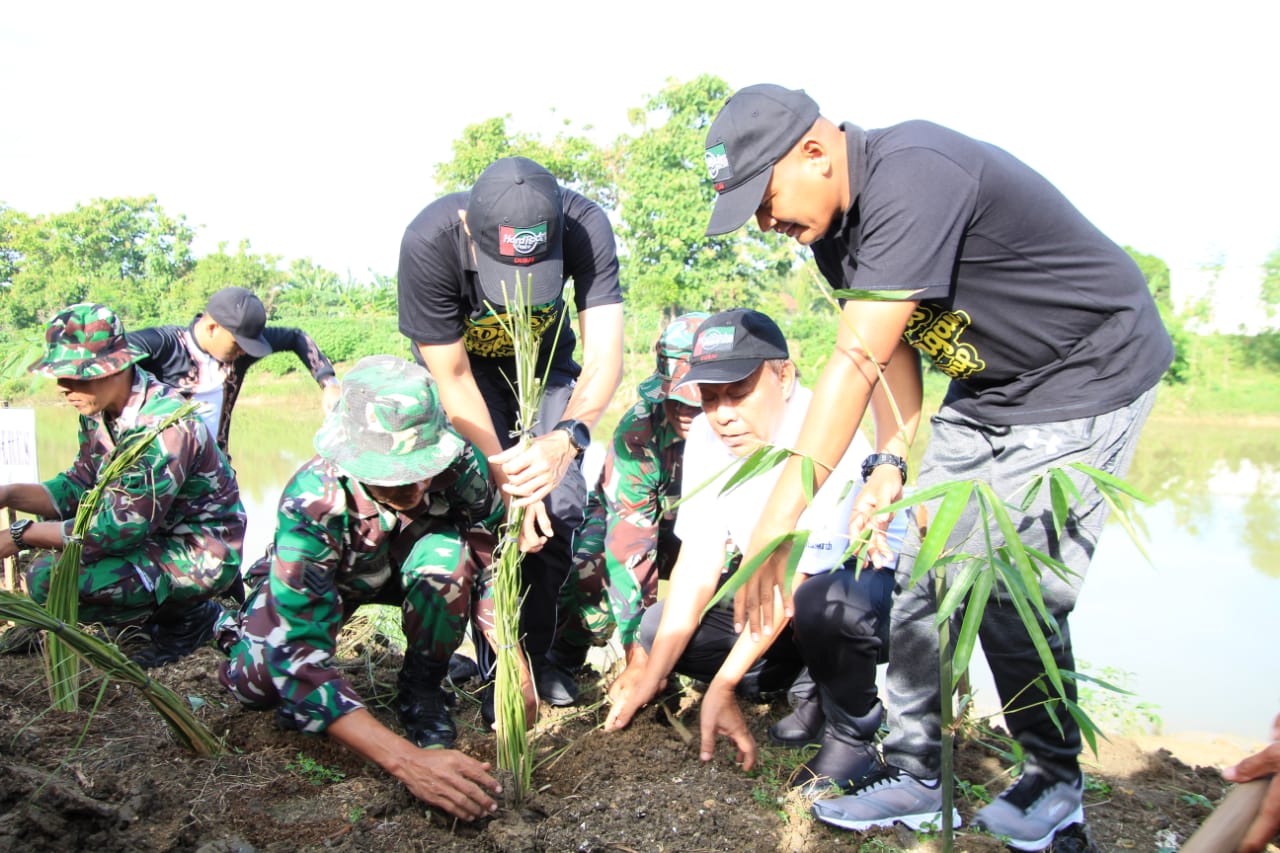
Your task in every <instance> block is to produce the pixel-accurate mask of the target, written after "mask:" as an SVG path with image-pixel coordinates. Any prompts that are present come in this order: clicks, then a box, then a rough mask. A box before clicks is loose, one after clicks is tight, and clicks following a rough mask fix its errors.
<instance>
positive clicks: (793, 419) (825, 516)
mask: <svg viewBox="0 0 1280 853" xmlns="http://www.w3.org/2000/svg"><path fill="white" fill-rule="evenodd" d="M690 364H691V365H692V366H691V368H690V370H689V372H688V374H687V375H686V376H685V378H684V381H683V383H681V384H685V383H697V384H698V389H699V392H700V393H701V395H702V400H703V414H702V415H700V416H699V417H697V418H696V419H695V420H694V422H693V425H692V426H691V427H690V430H689V435H688V438H687V439H686V442H685V450H684V483H685V485H686V488H685V490H684V493H685V498H684V500H683V501H682V503H681V504H680V507H679V510H678V514H677V516H676V534H677V535H678V536H679V537H680V540H681V549H680V556H679V557H678V558H677V561H676V565H675V567H674V568H673V569H672V573H671V581H670V586H669V588H668V592H667V597H666V598H665V599H664V600H663V601H660V602H658V604H656V605H655V606H653V607H651V608H649V610H647V611H646V613H645V617H644V621H643V623H642V626H641V644H642V645H643V646H644V647H645V649H646V651H647V655H641V656H637V657H636V658H635V659H634V660H633V661H632V662H631V663H630V664H629V665H628V666H627V668H626V669H625V670H624V671H623V673H622V674H621V675H620V676H619V677H618V679H617V680H616V681H615V682H614V684H613V685H611V687H610V690H609V697H610V700H611V701H612V704H613V707H612V709H611V711H610V713H609V717H608V720H607V721H606V724H605V728H606V729H616V728H622V727H623V726H625V725H627V723H629V722H630V720H631V718H632V717H633V716H634V715H635V713H636V711H637V710H639V708H640V707H641V706H643V705H644V704H645V703H647V702H649V701H650V700H651V699H652V698H653V697H654V696H655V695H656V694H657V693H658V691H659V689H660V687H661V686H662V685H663V684H664V683H665V682H666V680H667V677H668V675H669V674H670V673H671V672H680V673H683V674H685V675H688V676H690V677H692V678H695V679H698V680H701V681H706V682H708V683H709V685H710V686H709V687H708V689H707V693H706V695H705V696H704V698H703V707H702V753H701V757H702V759H703V760H704V761H706V760H710V758H711V754H712V752H713V749H714V745H715V737H716V735H717V734H724V735H727V736H728V737H730V738H732V739H733V741H734V743H735V745H736V746H737V748H738V760H739V761H740V762H741V763H742V765H743V768H744V769H746V770H750V769H751V767H752V766H753V765H754V763H755V756H756V745H755V741H754V739H753V738H752V736H751V734H750V732H749V731H748V730H747V727H746V723H745V721H744V720H743V718H742V715H741V712H740V711H739V710H738V706H737V703H736V701H735V700H734V692H735V689H737V690H738V692H740V693H742V694H744V695H748V696H750V695H753V694H756V693H759V692H765V691H769V690H778V689H785V688H786V687H787V686H788V685H789V684H790V683H791V682H792V680H793V679H794V678H795V676H796V674H797V672H798V671H799V670H800V668H801V667H802V666H806V665H807V666H808V667H809V669H810V673H811V675H812V676H813V679H814V681H815V682H816V683H817V685H818V692H819V696H820V699H821V702H822V709H823V711H824V713H825V715H826V726H825V728H824V730H823V735H822V741H821V744H822V749H821V750H820V751H819V752H818V754H817V755H816V756H815V757H814V758H813V759H811V760H810V761H809V762H808V763H807V764H806V765H805V767H803V768H802V769H801V772H800V773H799V774H797V777H796V779H795V782H794V784H796V785H805V786H807V789H808V790H810V791H812V792H815V793H816V792H817V791H819V790H823V789H825V788H826V787H827V786H828V785H830V784H835V785H837V786H839V787H841V788H847V787H850V786H852V785H853V784H855V783H856V782H857V781H858V780H859V779H861V778H862V776H863V775H865V774H866V772H867V771H868V770H870V769H871V768H872V767H873V766H874V764H875V761H876V751H875V747H874V743H873V739H874V737H875V733H876V730H877V729H878V728H879V725H880V718H881V711H882V709H881V705H880V702H879V700H878V698H877V696H876V684H875V675H876V672H875V668H876V663H877V662H878V661H879V660H881V658H882V657H883V655H882V649H885V648H886V647H887V643H886V641H887V631H888V610H889V606H890V599H891V596H892V592H893V589H892V586H893V578H892V574H891V573H889V572H875V571H864V572H862V573H858V572H855V571H852V569H853V567H854V566H856V565H857V558H851V559H850V560H848V561H846V559H845V554H846V552H847V551H848V550H849V544H850V543H849V517H850V515H851V513H852V509H853V501H854V498H855V497H856V495H857V491H858V489H857V486H856V485H854V484H860V483H861V476H860V468H861V462H862V460H863V459H864V457H866V456H867V455H868V454H869V453H870V451H871V447H870V445H869V444H868V443H867V441H866V439H864V438H862V437H860V436H859V437H858V438H856V439H855V440H854V442H853V443H852V445H851V446H850V449H849V451H848V452H847V453H846V454H845V456H844V458H843V459H842V460H841V462H840V464H839V465H837V466H836V468H835V470H834V471H833V472H832V474H831V476H830V477H829V478H828V480H827V483H826V484H825V485H824V487H823V488H822V489H820V490H819V491H818V492H817V493H816V494H815V495H814V496H813V500H812V501H811V503H810V504H809V506H808V508H807V509H806V510H805V512H804V514H803V515H802V516H801V517H800V520H799V522H798V523H797V525H796V530H798V531H807V532H808V534H807V538H806V540H805V543H804V546H803V553H802V555H801V556H800V558H799V562H798V564H797V567H796V578H795V584H796V587H797V590H796V593H795V601H796V611H797V618H796V620H795V623H794V628H792V627H791V626H788V627H787V629H786V630H781V631H775V632H773V633H772V634H769V635H764V636H761V637H760V639H758V640H753V639H752V638H751V635H750V634H746V633H744V634H739V633H737V631H736V626H735V625H734V624H733V614H732V609H731V607H732V603H731V600H730V599H728V598H727V597H726V598H725V599H724V602H723V603H724V605H725V606H720V605H719V603H717V605H716V606H714V607H712V608H711V609H709V610H707V611H706V613H703V610H704V609H705V608H706V606H707V604H708V603H709V602H710V601H711V600H712V598H713V597H714V595H715V593H716V590H717V589H718V588H719V587H720V585H721V584H722V583H724V582H725V580H727V578H728V574H729V571H730V570H731V569H732V568H733V567H735V566H736V563H737V561H738V558H739V557H740V554H741V549H742V547H743V545H745V544H746V543H748V542H750V541H751V534H752V531H753V530H754V528H755V526H756V524H757V523H758V521H759V516H760V509H761V507H762V506H763V504H764V500H765V498H766V497H767V496H768V494H769V492H770V490H771V489H772V488H773V486H774V484H775V482H776V480H777V478H778V476H779V474H780V472H781V471H782V467H781V466H780V465H777V466H773V467H771V468H770V469H769V470H767V471H764V472H761V473H759V474H756V475H755V476H752V477H750V478H748V479H745V480H743V481H742V482H741V483H739V484H736V485H734V486H733V487H732V488H730V489H729V490H728V491H725V487H726V485H728V484H729V482H730V480H731V478H732V477H733V476H734V474H735V473H736V472H737V471H738V470H739V469H740V468H741V467H742V462H743V460H744V459H746V458H747V457H749V456H751V454H752V453H753V452H754V451H756V450H757V449H759V448H761V447H763V446H765V445H773V446H775V447H778V448H789V447H790V446H791V445H792V444H793V443H794V441H795V439H796V437H797V435H798V434H799V430H800V425H801V424H802V423H803V421H804V417H805V414H806V412H807V411H808V408H809V401H810V399H811V397H812V395H811V393H810V392H809V390H808V389H806V388H802V387H801V386H800V384H799V382H798V377H797V374H796V366H795V363H794V362H792V361H791V359H790V354H789V351H788V348H787V343H786V339H785V338H784V337H783V335H782V332H781V330H780V329H779V328H778V326H777V325H776V324H775V323H774V322H773V320H771V319H770V318H769V317H767V316H765V315H764V314H761V313H759V312H757V311H751V310H747V309H741V308H738V309H733V310H730V311H725V312H722V313H720V314H715V315H713V316H711V317H710V318H708V319H707V320H706V321H704V322H703V324H702V325H701V326H700V327H699V328H698V332H697V335H696V337H695V339H694V347H693V354H692V356H691V357H690ZM704 483H705V484H707V485H705V486H704V485H702V484H704ZM871 556H872V558H873V559H875V560H876V561H877V563H878V564H883V563H886V562H890V561H892V559H893V555H892V554H890V553H886V552H879V551H877V552H876V553H875V554H873V555H871Z"/></svg>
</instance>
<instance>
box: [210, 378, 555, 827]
mask: <svg viewBox="0 0 1280 853" xmlns="http://www.w3.org/2000/svg"><path fill="white" fill-rule="evenodd" d="M315 447H316V451H317V455H316V456H315V457H313V458H312V459H311V460H310V461H308V462H306V463H305V464H303V465H302V467H301V468H299V469H298V471H297V473H295V474H294V476H293V478H292V479H291V480H290V481H289V483H288V485H286V486H285V488H284V492H283V494H282V495H281V497H280V505H279V511H278V524H277V527H276V534H275V539H274V541H273V542H272V544H271V545H270V546H269V547H268V549H267V553H266V554H265V555H264V556H263V557H262V558H261V559H259V560H258V561H257V562H256V563H254V564H253V566H252V567H250V569H249V571H248V585H249V587H250V593H249V597H248V599H247V601H246V602H245V604H244V606H243V607H242V608H241V611H240V613H238V614H236V617H235V618H234V619H231V618H229V619H226V620H224V621H223V623H222V624H221V626H220V629H219V631H218V643H219V645H220V646H221V647H222V648H223V649H224V650H225V651H226V652H227V653H228V655H229V660H228V661H227V662H226V663H224V664H223V666H222V667H221V670H220V673H219V677H220V679H221V681H222V683H223V684H224V685H225V686H226V687H227V689H229V690H230V691H231V693H232V694H233V695H234V696H235V697H236V698H237V699H238V700H239V701H240V702H241V703H243V704H244V705H246V706H248V707H250V708H255V709H266V708H276V718H277V721H278V722H279V723H280V724H281V725H282V726H283V727H285V728H287V729H296V730H300V731H304V732H313V733H315V732H327V733H328V734H329V735H330V736H331V737H333V738H334V739H336V740H337V741H338V742H340V743H342V744H344V745H345V746H347V747H348V748H350V749H352V750H353V751H355V752H356V753H358V754H360V755H361V756H363V757H365V758H367V759H369V760H370V761H374V762H376V763H377V764H378V765H379V766H381V767H382V768H383V769H385V770H386V771H387V772H389V773H391V774H392V775H393V776H395V777H396V778H398V779H400V780H401V781H402V782H403V783H404V784H405V785H406V786H407V787H408V788H409V790H410V791H411V792H412V793H413V794H414V795H415V796H416V797H418V798H419V799H422V800H424V801H426V802H428V803H431V804H432V805H435V806H439V807H440V808H443V809H445V810H446V811H448V812H449V813H450V814H452V815H454V816H456V817H459V818H462V819H465V820H474V819H475V818H478V817H481V816H482V815H483V814H486V813H488V812H490V811H493V810H494V809H495V808H496V804H495V803H494V801H493V799H492V797H491V796H490V795H491V794H492V793H496V792H498V791H499V790H500V789H499V787H498V785H497V783H496V782H495V781H494V780H493V778H492V777H491V776H490V775H489V774H488V772H487V771H488V765H487V764H482V763H481V762H479V761H476V760H474V759H472V758H470V757H468V756H466V755H463V754H462V753H460V752H456V751H454V750H453V749H452V747H453V745H454V742H455V740H456V737H457V731H456V729H455V727H454V723H453V720H452V718H451V717H450V715H449V709H448V706H447V703H446V695H445V693H444V692H443V691H442V690H441V682H442V680H443V679H444V677H445V675H446V673H447V671H448V663H449V657H450V655H451V654H452V653H453V651H454V650H455V649H456V648H457V647H458V644H459V643H460V641H461V640H462V638H463V634H464V630H465V627H466V625H467V621H468V619H469V618H472V617H473V611H476V610H480V609H482V608H481V607H480V606H479V605H477V599H478V596H477V595H476V594H475V592H474V590H475V588H476V586H477V584H478V578H479V575H480V573H481V570H482V568H483V567H484V566H485V565H487V563H488V562H489V557H490V555H491V553H492V549H493V545H494V542H495V537H494V532H495V529H496V525H497V522H498V521H499V520H500V519H501V515H502V501H501V499H500V498H499V497H498V495H497V494H496V492H495V490H494V488H493V486H492V484H491V481H490V479H489V469H488V463H487V462H486V460H485V458H484V456H483V455H482V454H480V453H479V452H478V451H477V450H476V448H475V447H474V446H473V445H472V444H471V443H469V442H467V441H465V440H464V439H463V438H461V437H460V436H459V435H458V434H457V433H455V432H454V431H453V430H452V429H450V428H449V425H448V421H447V419H446V417H445V413H444V409H443V408H442V407H441V405H440V401H439V398H438V396H437V390H436V385H435V382H434V380H433V379H432V377H431V375H430V374H429V373H428V372H427V371H426V370H425V369H424V368H422V367H420V366H418V365H416V364H412V363H410V362H407V361H405V360H403V359H400V358H396V357H394V356H389V355H376V356H370V357H368V358H363V359H361V360H360V361H359V362H357V363H356V365H355V366H354V367H353V368H352V369H351V370H350V372H348V373H347V375H346V377H345V379H344V381H343V383H342V396H341V398H340V400H339V401H338V404H337V406H336V407H335V408H334V410H333V411H332V412H331V413H330V414H329V415H328V417H327V418H326V419H325V422H324V424H323V425H322V426H321V428H320V430H319V431H318V432H317V433H316V437H315ZM362 604H392V605H396V604H398V605H400V606H401V608H402V618H401V625H402V627H403V630H404V635H405V640H406V643H407V649H406V651H405V658H404V665H403V666H402V668H401V670H400V675H399V679H398V696H397V700H396V710H397V713H398V716H399V719H400V722H401V724H402V725H403V726H404V729H405V734H406V735H407V738H408V740H407V741H406V739H405V738H402V737H400V736H399V735H397V734H395V733H393V732H392V731H391V730H390V729H388V728H387V727H386V726H384V725H383V724H382V723H380V722H378V720H377V719H375V717H374V716H373V715H372V714H371V713H370V712H369V711H368V710H367V709H366V708H365V704H364V701H363V700H362V699H361V698H360V696H359V695H358V694H357V693H356V691H355V689H354V687H353V686H352V685H351V683H350V682H349V681H348V680H347V679H346V677H345V676H344V675H343V673H342V671H341V670H340V669H339V668H338V667H337V666H336V665H335V661H334V653H335V649H336V646H337V639H338V633H339V631H341V629H342V627H343V625H344V624H345V623H346V622H347V621H348V620H349V619H350V618H351V616H353V615H354V613H355V611H356V609H357V608H358V607H359V606H360V605H362ZM474 615H475V618H476V619H477V621H481V622H486V620H487V622H486V624H488V625H492V618H491V615H490V616H486V615H485V614H483V613H476V614H474ZM490 636H491V632H490ZM526 701H527V702H528V703H530V704H532V702H533V701H534V699H533V694H532V688H531V687H530V688H529V689H528V690H527V692H526ZM410 741H411V742H412V743H410ZM415 747H423V748H422V749H417V748H415ZM430 747H436V748H435V749H431V748H430Z"/></svg>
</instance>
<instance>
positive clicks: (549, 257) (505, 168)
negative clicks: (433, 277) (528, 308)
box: [467, 157, 564, 307]
mask: <svg viewBox="0 0 1280 853" xmlns="http://www.w3.org/2000/svg"><path fill="white" fill-rule="evenodd" d="M563 222H564V201H563V199H562V198H561V196H560V185H559V184H558V183H557V182H556V179H555V176H554V175H552V174H551V173H550V172H548V171H547V170H546V169H544V168H543V167H541V166H539V165H538V164H537V163H535V162H533V161H532V160H530V159H528V158H527V157H504V158H503V159H501V160H498V161H496V162H494V163H493V164H492V165H491V166H489V168H487V169H485V170H484V172H482V173H481V174H480V177H479V178H478V179H477V180H476V183H475V186H473V187H472V188H471V194H470V197H469V198H468V199H467V230H468V231H470V232H471V240H472V241H473V242H474V243H475V247H476V268H477V272H478V273H479V275H480V289H481V291H483V293H484V296H485V299H487V300H489V302H490V303H492V304H493V305H494V306H495V307H502V306H505V305H507V304H508V303H511V302H514V301H515V292H516V291H515V288H516V281H517V279H518V280H519V282H520V286H521V287H522V288H524V290H525V295H524V299H525V304H526V305H543V304H546V303H547V302H552V301H554V300H555V299H556V298H557V297H559V295H560V293H561V292H562V291H563V290H564V250H563V245H562V234H563V232H564V226H563Z"/></svg>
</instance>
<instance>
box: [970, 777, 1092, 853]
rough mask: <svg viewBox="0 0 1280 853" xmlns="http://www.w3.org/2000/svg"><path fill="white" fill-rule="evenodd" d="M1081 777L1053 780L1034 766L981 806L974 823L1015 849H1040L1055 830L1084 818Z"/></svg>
mask: <svg viewBox="0 0 1280 853" xmlns="http://www.w3.org/2000/svg"><path fill="white" fill-rule="evenodd" d="M1082 794H1083V790H1082V785H1081V778H1080V777H1079V776H1077V777H1076V780H1075V781H1074V782H1070V783H1069V782H1055V781H1054V780H1053V779H1051V778H1049V777H1047V776H1045V775H1044V774H1042V773H1037V772H1035V771H1034V770H1033V771H1030V772H1027V773H1023V774H1022V775H1021V776H1019V777H1018V781H1017V782H1015V783H1014V784H1013V785H1011V786H1010V787H1009V788H1008V789H1007V790H1005V791H1004V792H1003V793H1001V794H1000V796H999V797H996V798H995V799H994V800H992V801H991V803H990V804H989V805H986V806H983V808H982V809H981V811H979V812H978V813H977V815H975V816H974V819H973V820H974V823H975V824H977V825H978V826H979V827H981V828H982V829H985V830H986V831H987V832H990V833H991V834H992V835H998V836H1000V837H1001V838H1005V839H1007V841H1006V842H1005V843H1007V844H1008V845H1009V846H1010V847H1012V848H1013V849H1015V850H1043V849H1044V848H1045V847H1047V846H1049V842H1051V841H1053V836H1054V835H1055V834H1057V832H1058V830H1060V829H1062V828H1064V827H1067V826H1070V825H1071V824H1073V823H1083V822H1084V806H1083V804H1082Z"/></svg>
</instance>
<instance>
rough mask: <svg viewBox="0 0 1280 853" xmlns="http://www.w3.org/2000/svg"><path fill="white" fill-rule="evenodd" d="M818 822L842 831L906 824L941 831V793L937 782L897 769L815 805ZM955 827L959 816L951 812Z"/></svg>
mask: <svg viewBox="0 0 1280 853" xmlns="http://www.w3.org/2000/svg"><path fill="white" fill-rule="evenodd" d="M813 814H814V817H816V818H818V820H821V821H823V822H824V823H829V824H831V825H832V826H838V827H840V828H842V829H852V830H859V831H861V830H866V829H873V828H875V827H889V826H893V824H895V823H904V824H906V825H907V826H909V827H911V828H912V829H914V830H917V831H918V830H925V831H928V830H937V829H940V828H941V827H942V789H941V787H939V785H938V780H936V779H934V780H930V781H925V780H922V779H917V778H916V777H914V776H912V775H911V774H910V773H908V772H907V771H905V770H900V769H898V768H897V767H885V768H884V769H883V770H881V771H879V772H877V773H873V774H872V775H871V776H869V777H867V779H866V781H865V782H864V783H863V784H862V785H860V786H858V788H857V789H856V790H855V791H854V792H853V793H852V794H849V795H848V796H847V797H836V798H834V799H830V800H818V801H816V802H815V803H814V804H813ZM951 814H952V820H953V822H954V823H953V825H954V826H956V827H959V826H960V813H959V812H958V811H956V810H955V809H952V810H951Z"/></svg>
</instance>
